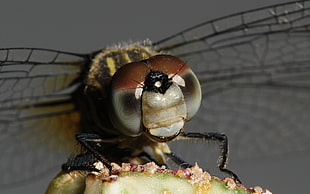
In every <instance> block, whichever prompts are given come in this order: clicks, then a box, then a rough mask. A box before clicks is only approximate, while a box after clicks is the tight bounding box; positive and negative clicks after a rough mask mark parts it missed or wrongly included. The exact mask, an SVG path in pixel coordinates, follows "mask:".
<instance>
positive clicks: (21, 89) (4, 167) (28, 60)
mask: <svg viewBox="0 0 310 194" xmlns="http://www.w3.org/2000/svg"><path fill="white" fill-rule="evenodd" d="M86 61H87V55H78V54H73V53H67V52H62V51H55V50H48V49H35V48H9V49H0V132H1V134H2V135H1V137H0V151H1V154H2V157H1V158H0V164H1V168H0V173H1V174H2V175H3V176H1V177H2V178H0V180H1V185H3V186H5V185H7V184H11V183H14V182H19V181H24V180H30V177H32V178H33V177H36V176H37V175H40V174H42V173H46V171H48V170H50V169H51V168H53V167H55V166H57V168H59V166H60V164H61V163H63V162H64V161H66V158H67V157H68V156H69V155H70V154H72V153H74V151H75V149H76V142H75V139H74V134H76V133H77V131H78V129H79V112H78V111H77V110H76V108H75V106H74V104H73V102H72V100H71V93H72V92H73V91H74V90H75V89H76V88H77V87H78V86H79V84H80V82H81V76H82V72H83V69H84V68H86V66H85V64H86ZM21 158H22V159H21ZM43 158H44V162H42V159H43Z"/></svg>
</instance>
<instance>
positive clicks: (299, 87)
mask: <svg viewBox="0 0 310 194" xmlns="http://www.w3.org/2000/svg"><path fill="white" fill-rule="evenodd" d="M154 45H155V46H156V47H157V49H158V50H161V51H165V52H168V53H171V54H173V55H176V56H179V57H182V58H183V59H184V60H185V61H187V62H188V64H189V65H190V66H191V67H192V68H193V70H194V72H195V73H196V74H197V76H198V78H199V79H200V81H201V84H202V90H203V102H202V106H201V109H200V111H199V112H198V114H197V116H196V118H194V119H193V121H192V122H190V123H189V125H188V126H187V127H186V130H192V131H197V130H198V131H199V130H201V131H206V130H207V131H218V132H224V133H226V134H227V135H228V136H229V140H230V147H231V152H232V153H233V154H231V157H232V158H238V159H241V158H247V157H259V156H266V155H274V154H283V153H286V154H287V153H289V152H297V151H309V148H310V119H309V115H310V2H309V1H302V2H297V3H295V2H294V3H287V4H281V5H276V6H272V7H265V8H262V9H257V10H253V11H248V12H243V13H239V14H234V15H230V16H227V17H223V18H220V19H216V20H212V21H209V22H206V23H203V24H201V25H198V26H195V27H193V28H190V29H187V30H185V31H183V32H181V33H178V34H176V35H174V36H171V37H169V38H167V39H164V40H163V41H160V42H157V43H155V44H154ZM199 153H200V152H199Z"/></svg>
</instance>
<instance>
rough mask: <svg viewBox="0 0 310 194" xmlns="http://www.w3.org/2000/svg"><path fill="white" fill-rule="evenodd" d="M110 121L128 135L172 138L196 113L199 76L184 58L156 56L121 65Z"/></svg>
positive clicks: (113, 86) (113, 85) (115, 78)
mask: <svg viewBox="0 0 310 194" xmlns="http://www.w3.org/2000/svg"><path fill="white" fill-rule="evenodd" d="M110 99H111V104H110V106H111V107H112V111H111V114H110V118H111V121H112V123H113V125H114V126H115V128H116V129H117V130H119V131H120V132H121V133H123V134H125V135H128V136H138V135H141V133H146V135H147V136H148V137H150V139H152V140H154V141H160V142H164V141H169V140H171V139H173V138H175V137H176V136H177V135H178V134H179V133H180V132H181V130H182V129H183V126H184V123H185V122H186V121H187V120H189V119H190V118H192V117H193V116H194V114H195V113H196V112H197V110H198V109H199V106H200V102H201V88H200V84H199V82H198V79H197V78H196V76H195V75H194V73H193V72H192V70H191V69H190V68H189V66H188V65H186V64H185V63H184V62H183V61H182V60H180V59H178V58H176V57H173V56H170V55H156V56H153V57H150V58H149V59H147V60H144V61H141V62H134V63H129V64H126V65H124V66H123V67H121V68H120V69H119V70H118V71H117V72H116V73H115V74H114V76H113V78H112V81H111V96H110Z"/></svg>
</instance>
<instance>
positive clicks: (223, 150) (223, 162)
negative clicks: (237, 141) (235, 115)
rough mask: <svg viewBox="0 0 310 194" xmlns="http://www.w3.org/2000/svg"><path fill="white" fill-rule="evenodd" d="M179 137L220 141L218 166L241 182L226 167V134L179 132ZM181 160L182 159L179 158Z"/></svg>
mask: <svg viewBox="0 0 310 194" xmlns="http://www.w3.org/2000/svg"><path fill="white" fill-rule="evenodd" d="M179 139H181V140H182V139H186V140H201V141H216V142H219V143H220V156H219V159H218V162H217V164H218V168H219V169H220V170H221V171H222V172H224V173H226V174H228V175H230V176H232V177H233V178H234V179H235V180H236V181H237V182H239V183H241V181H240V179H239V178H238V176H237V175H236V174H235V173H234V172H232V171H231V170H229V169H227V168H226V165H227V162H228V139H227V136H226V135H225V134H223V133H213V132H209V133H185V132H181V133H180V135H179ZM181 161H182V160H181Z"/></svg>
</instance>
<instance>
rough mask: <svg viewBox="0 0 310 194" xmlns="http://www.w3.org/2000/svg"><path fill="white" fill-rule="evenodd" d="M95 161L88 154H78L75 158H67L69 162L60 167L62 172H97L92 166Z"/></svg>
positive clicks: (95, 159)
mask: <svg viewBox="0 0 310 194" xmlns="http://www.w3.org/2000/svg"><path fill="white" fill-rule="evenodd" d="M96 161H98V159H97V158H95V157H94V156H93V155H92V154H90V153H84V154H79V155H77V156H75V157H72V158H69V160H68V161H67V162H66V163H65V164H63V165H62V166H61V169H62V170H63V171H74V170H83V171H99V170H98V169H97V168H96V167H95V166H94V163H95V162H96Z"/></svg>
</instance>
